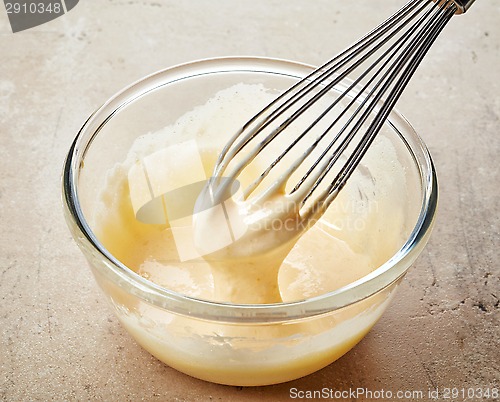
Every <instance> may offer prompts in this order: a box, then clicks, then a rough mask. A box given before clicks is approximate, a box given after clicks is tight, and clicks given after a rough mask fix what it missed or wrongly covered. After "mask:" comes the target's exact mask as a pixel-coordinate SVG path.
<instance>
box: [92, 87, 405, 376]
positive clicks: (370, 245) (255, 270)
mask: <svg viewBox="0 0 500 402" xmlns="http://www.w3.org/2000/svg"><path fill="white" fill-rule="evenodd" d="M274 97H275V93H272V91H268V90H266V89H265V88H264V87H263V86H261V85H244V84H238V85H236V86H233V87H231V88H228V89H226V90H223V91H221V92H219V93H217V94H216V95H215V96H214V97H213V98H212V99H210V100H208V101H207V103H206V104H205V105H202V106H200V107H198V108H196V109H194V110H193V111H191V112H188V113H186V114H185V115H184V116H182V117H180V118H179V119H178V121H177V122H175V123H174V124H172V125H171V126H168V127H165V128H164V129H162V130H159V131H157V132H154V133H148V134H145V135H144V136H142V137H140V138H138V139H137V140H136V142H135V143H134V145H133V146H132V148H131V149H130V152H129V155H128V157H127V159H126V160H125V161H123V163H121V164H118V165H116V166H115V167H114V168H113V169H112V170H111V171H110V172H109V173H108V177H107V180H106V186H105V188H103V190H102V194H101V202H100V207H99V209H98V210H97V213H96V216H95V220H94V224H93V227H94V231H95V233H96V234H97V236H98V238H99V240H100V241H101V242H102V244H103V245H104V246H105V247H106V248H107V249H108V250H109V251H110V252H111V253H112V254H113V255H114V256H116V257H117V258H118V259H119V260H120V261H122V262H123V263H124V264H125V265H127V266H128V267H129V268H130V269H132V270H134V271H136V272H137V273H139V274H140V275H142V276H143V277H145V278H147V279H148V280H150V281H152V282H155V283H157V284H158V285H160V286H163V287H165V288H167V289H171V290H173V291H176V292H179V293H182V294H185V295H188V296H192V297H195V298H200V299H206V300H216V301H225V302H232V303H252V304H253V303H257V304H261V303H279V302H291V301H297V300H302V299H307V298H310V297H314V296H318V295H321V294H324V293H326V292H329V291H332V290H335V289H338V288H340V287H342V286H345V285H347V284H349V283H352V282H353V281H355V280H357V279H360V278H362V277H363V276H365V275H366V274H368V273H370V272H371V271H373V270H374V269H376V268H377V267H379V266H380V265H381V264H382V263H384V262H385V261H387V260H388V259H389V258H390V257H391V256H392V255H393V254H394V253H395V252H396V251H397V250H398V249H399V248H400V247H401V245H402V244H403V243H404V241H405V239H406V238H407V235H408V232H409V228H407V227H405V224H404V221H405V219H404V218H405V214H406V213H407V211H406V209H405V208H406V205H407V204H408V202H407V200H406V199H405V198H404V197H405V195H404V194H402V192H401V189H402V188H404V187H405V172H404V169H403V168H402V167H401V166H400V164H399V162H398V158H397V154H396V151H395V150H394V147H393V146H392V144H391V142H390V140H389V139H387V138H386V137H385V136H383V135H380V136H379V137H378V138H377V140H376V141H375V142H374V144H373V145H372V147H371V149H370V150H369V152H368V153H367V154H366V156H365V158H364V160H363V164H362V166H360V168H359V169H358V170H357V171H356V172H355V173H354V174H353V176H352V177H351V179H350V182H349V183H348V184H347V185H346V187H345V188H344V189H343V191H342V192H341V193H340V195H339V196H338V197H337V199H336V201H335V202H334V203H333V204H332V205H331V207H330V208H329V209H328V210H327V212H326V213H325V215H324V216H323V217H322V218H321V220H320V221H319V222H317V223H316V224H315V225H314V226H313V227H312V228H311V229H309V230H308V231H307V232H306V233H305V234H303V235H302V236H301V237H300V238H299V239H298V241H297V242H296V243H295V240H296V239H292V240H291V241H284V242H283V241H282V239H283V237H280V236H279V235H276V233H279V231H280V230H284V229H283V227H281V228H278V230H277V231H273V228H266V230H264V229H263V228H262V227H260V228H258V230H254V229H252V225H251V222H250V223H249V221H248V220H247V219H246V218H247V217H248V216H250V215H252V214H250V213H248V211H245V210H242V209H241V208H240V207H241V206H238V205H237V204H235V201H234V200H233V199H229V200H227V202H226V203H225V205H224V208H225V214H226V215H224V216H225V217H226V218H224V219H222V220H221V218H220V214H221V210H220V209H218V210H217V209H213V210H209V211H206V210H205V211H202V213H199V214H195V215H193V214H192V212H191V213H189V210H190V208H191V207H190V206H191V205H192V204H193V205H194V203H195V202H196V200H197V198H198V196H199V191H200V189H201V187H200V186H201V185H202V183H204V182H206V179H207V178H209V177H210V174H211V173H212V169H213V165H214V163H215V160H216V158H217V155H218V153H219V152H220V150H221V149H222V147H223V145H224V144H225V142H226V141H227V138H228V136H229V135H231V134H233V133H234V132H235V131H236V130H237V129H238V128H239V126H240V125H241V122H242V121H246V120H247V119H248V118H249V117H251V116H252V115H253V114H255V113H256V112H257V111H259V110H260V109H261V107H262V106H264V105H266V104H268V103H269V102H270V101H271V100H272V99H273V98H274ZM225 133H228V134H227V135H225ZM276 146H278V147H279V146H280V144H279V143H278V144H277V145H276ZM388 172H389V174H388ZM252 174H253V172H252V171H249V172H245V174H244V175H243V176H242V177H240V180H241V182H242V183H243V184H245V183H250V182H251V180H252ZM245 175H247V176H248V177H246V176H245ZM200 183H201V184H200ZM165 194H167V196H165ZM169 194H170V196H168V195H169ZM176 194H177V196H178V197H177V201H179V200H180V203H179V202H177V203H176V201H175V195H176ZM394 194H400V198H396V197H394ZM179 195H181V196H179ZM169 197H170V198H169ZM172 197H173V198H174V199H172ZM278 201H279V202H278V203H277V204H267V207H268V206H269V205H274V206H276V205H280V203H282V201H283V200H282V199H281V200H278ZM247 207H248V205H247ZM251 207H253V208H255V205H253V206H251ZM186 211H187V212H186ZM191 211H192V209H191ZM222 212H224V211H222ZM254 212H255V211H254ZM257 212H258V211H257ZM227 216H230V217H231V219H229V221H228V220H227ZM228 222H229V223H228ZM227 225H230V226H231V227H229V228H228V227H227ZM249 228H250V229H249ZM275 229H276V228H275ZM285 230H288V229H286V228H285ZM242 233H243V235H242ZM249 233H250V234H249ZM292 237H293V236H292ZM270 245H271V246H272V247H269V246H270ZM386 302H387V299H380V300H379V299H375V301H369V300H368V301H364V302H362V303H365V305H364V306H363V307H356V306H354V307H352V308H347V309H345V310H344V311H343V312H342V313H340V314H341V315H340V316H337V317H336V318H335V320H340V321H339V322H338V323H337V322H335V325H333V324H332V321H331V320H332V319H331V318H325V319H322V320H320V321H315V322H313V323H310V324H307V323H300V324H294V325H300V329H297V327H296V326H294V325H289V326H286V325H285V326H280V325H275V326H269V327H268V328H267V329H266V330H265V329H263V328H257V329H249V327H238V326H227V325H226V326H224V325H220V326H217V325H216V324H208V323H203V322H201V321H200V323H199V326H198V327H192V326H191V325H192V324H189V325H188V324H186V323H185V322H184V321H183V320H184V319H183V318H181V317H177V318H176V319H174V320H172V319H171V318H168V319H167V318H165V317H164V313H162V312H160V310H156V309H154V308H153V307H151V306H148V305H145V304H144V305H139V306H136V307H135V308H136V310H137V311H139V312H140V316H148V315H149V316H150V317H153V318H152V319H153V320H154V317H155V316H157V317H158V318H159V319H160V318H161V319H164V322H167V321H168V322H170V324H168V326H169V328H168V329H167V330H165V327H161V328H156V329H154V330H153V329H148V328H146V327H145V326H144V325H143V324H141V323H140V319H139V321H137V322H136V321H134V320H132V319H129V318H127V319H125V318H124V319H122V321H123V322H124V324H125V325H126V326H127V327H128V329H129V331H130V332H131V333H132V334H134V336H135V337H136V339H138V341H139V342H140V343H141V344H142V345H143V346H144V347H145V348H146V349H148V350H149V351H150V352H151V353H153V354H154V355H155V356H157V357H159V358H160V359H161V360H163V361H165V362H167V363H168V364H170V365H172V366H173V367H176V368H178V369H179V370H181V371H184V372H187V373H188V374H191V375H194V376H196V377H199V378H204V379H208V380H211V381H216V382H224V383H228V384H238V385H259V384H264V383H273V382H280V381H285V380H287V379H290V378H295V377H297V376H301V375H305V374H307V373H309V372H311V371H314V370H316V369H318V368H320V367H322V366H324V365H325V364H327V363H328V362H330V361H332V360H334V359H336V358H338V357H339V356H341V355H342V354H343V353H345V352H346V351H347V350H349V349H350V348H351V347H352V346H353V345H354V344H355V343H356V342H357V341H359V339H361V337H362V336H364V334H365V333H366V332H367V331H368V330H369V328H370V327H371V325H373V323H374V322H375V320H376V319H377V318H378V317H379V316H380V314H381V312H382V310H383V307H384V305H385V304H386ZM366 303H368V305H373V309H372V312H371V313H370V314H371V315H370V316H369V317H368V316H367V317H364V318H362V319H359V320H357V321H356V320H355V319H354V317H355V316H356V314H358V312H361V311H363V309H366V308H367V306H366ZM369 303H372V304H369ZM153 310H154V311H153ZM342 314H344V315H342ZM162 317H163V318H162ZM342 317H343V318H342ZM343 319H345V320H346V322H345V323H342V322H341V321H342V320H343ZM349 323H350V324H349ZM341 324H342V325H343V326H342V325H341ZM344 324H345V325H344ZM332 325H333V327H334V328H333V330H332V331H333V332H332V331H330V332H327V333H323V330H324V329H325V328H330V327H332ZM211 326H213V328H212V327H211ZM187 327H189V331H188V332H189V333H190V334H191V335H193V334H197V333H198V334H206V333H215V334H217V336H218V337H223V338H224V337H227V339H226V338H224V339H226V343H225V344H224V348H222V349H221V351H220V353H221V354H220V355H218V354H217V353H219V352H217V350H218V349H217V347H216V346H214V344H212V343H211V342H212V341H210V342H208V343H207V345H206V347H207V348H208V349H207V351H208V350H210V358H208V357H207V360H206V361H205V362H204V363H200V364H199V365H193V363H188V362H190V361H191V360H189V359H188V358H187V357H186V356H187V355H186V353H188V354H189V353H194V354H197V353H207V351H204V350H203V346H200V344H199V342H194V341H193V342H194V343H192V342H191V341H190V340H186V339H184V338H183V337H180V338H178V339H177V338H176V339H171V338H170V337H171V333H172V331H173V332H175V331H177V329H178V332H179V333H181V332H182V331H185V330H186V328H187ZM208 327H210V328H208ZM172 328H173V329H172ZM252 331H260V332H252ZM297 331H298V332H300V333H302V334H303V335H304V336H311V337H312V336H315V334H316V335H317V336H318V338H317V339H316V340H315V341H314V342H317V343H316V344H315V348H316V349H321V348H320V347H318V345H319V346H320V345H321V342H322V340H321V339H323V338H322V337H324V340H325V345H327V344H329V345H331V336H332V334H335V335H334V336H337V337H338V342H337V343H336V346H335V345H334V346H333V347H332V346H329V347H328V348H326V349H325V350H323V351H322V352H321V353H317V354H316V355H310V354H309V353H308V352H307V351H308V348H310V346H308V344H307V343H306V344H304V345H302V346H300V350H301V351H302V352H303V353H302V352H301V353H302V354H301V353H298V352H297V353H298V354H297V356H295V357H294V356H287V353H289V352H287V351H283V350H281V349H279V348H278V349H276V350H275V351H273V350H272V348H271V349H269V348H268V347H267V346H268V345H267V344H265V343H262V344H259V341H258V339H260V338H263V339H264V338H265V339H270V338H273V337H275V338H283V339H288V338H287V337H289V336H290V335H291V334H294V333H297ZM335 331H337V332H335ZM193 336H194V335H193ZM253 337H254V338H255V339H256V341H255V342H256V343H255V344H252V342H250V343H249V342H248V339H253ZM328 337H330V338H328ZM217 339H219V338H217ZM221 339H222V338H221ZM238 339H246V341H245V342H243V343H241V342H240V343H239V342H238ZM327 339H330V341H327ZM213 342H218V341H215V340H214V341H213ZM286 342H291V344H296V343H297V342H298V341H297V340H296V339H290V340H287V341H286ZM184 343H185V345H184ZM255 345H261V346H259V347H256V346H255ZM266 345H267V346H266ZM196 348H200V349H196ZM227 348H229V349H230V350H231V351H232V352H230V353H229V355H228V356H225V355H224V353H226V352H222V351H223V350H224V351H225V350H226V349H227ZM259 348H260V349H261V350H260V349H259ZM214 350H215V352H214ZM214 353H215V354H214ZM259 353H264V354H265V356H266V357H265V358H264V361H268V362H269V365H268V366H266V364H265V363H263V360H262V359H259V357H258V356H259V355H258V354H259ZM272 356H275V358H274V357H272ZM304 356H306V357H304ZM229 358H230V359H232V360H231V361H232V363H231V364H229V363H228V366H227V370H226V371H224V362H226V363H227V359H229ZM290 358H293V364H292V363H291V361H290ZM233 363H234V364H233ZM219 365H221V366H220V367H219ZM254 366H255V367H254ZM216 367H218V368H216ZM238 367H239V368H238ZM217 370H219V371H220V370H222V371H224V373H222V372H221V373H219V374H217V373H218V371H217ZM273 372H274V373H275V375H274V376H273V375H272V374H271V373H273ZM257 373H260V374H257ZM221 378H227V380H221Z"/></svg>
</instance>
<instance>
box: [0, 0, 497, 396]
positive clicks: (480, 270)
mask: <svg viewBox="0 0 500 402" xmlns="http://www.w3.org/2000/svg"><path fill="white" fill-rule="evenodd" d="M402 3H403V1H396V0H387V1H385V2H383V6H382V2H380V1H379V2H375V1H373V0H352V1H349V2H341V1H340V0H335V1H327V0H318V1H315V2H309V1H305V0H289V1H281V2H280V1H277V0H238V1H230V0H214V1H203V0H193V1H171V0H113V1H104V0H103V1H81V2H80V3H79V4H78V5H77V6H76V7H75V8H74V9H73V10H71V11H70V12H69V13H67V14H66V15H64V16H62V17H60V18H57V19H55V20H53V21H51V22H48V23H46V24H43V25H40V26H38V27H35V28H32V29H29V30H26V31H22V32H18V33H15V34H13V33H12V32H11V30H10V27H9V24H8V19H7V14H6V12H5V9H4V8H3V6H0V55H1V59H2V62H1V63H0V139H1V141H0V297H1V304H0V400H3V401H21V400H40V401H47V400H106V401H111V400H116V401H126V400H130V401H137V400H146V401H147V400H153V401H154V400H158V401H217V400H221V401H229V400H242V401H245V400H249V401H250V400H260V401H286V400H289V399H290V396H291V395H290V389H291V388H297V389H298V390H321V389H322V388H323V387H327V388H332V389H336V390H349V389H350V388H351V389H352V388H358V387H360V388H366V389H367V390H371V391H377V390H382V389H384V390H392V391H397V390H403V391H406V390H410V391H412V390H413V391H418V390H422V391H425V393H427V390H429V389H436V388H439V389H440V390H442V389H443V388H446V387H448V388H450V387H457V388H459V389H462V388H466V389H467V388H469V387H482V388H483V389H486V388H493V387H496V388H500V356H499V355H500V352H499V350H500V344H499V339H500V330H499V321H500V308H499V303H500V302H499V297H500V278H499V277H500V268H499V265H500V264H499V260H500V252H499V246H500V235H499V232H500V202H499V200H500V190H499V188H500V173H499V162H498V158H499V150H500V135H499V134H500V133H499V129H500V124H499V112H500V97H499V96H498V94H499V93H500V80H499V78H500V77H499V73H498V71H499V70H498V66H499V61H500V57H499V56H500V36H499V35H500V25H499V24H498V21H499V19H500V2H498V1H496V0H481V1H478V2H476V4H475V5H474V7H473V8H472V9H471V11H470V13H468V14H466V15H465V16H461V17H456V18H454V19H453V20H452V21H451V23H450V24H449V26H448V27H447V28H446V30H445V32H444V33H443V34H442V35H441V37H440V38H439V39H438V41H437V43H436V44H435V46H434V47H433V49H431V51H430V53H429V55H428V57H427V58H426V59H425V61H424V62H423V64H422V66H421V67H420V69H419V71H418V72H417V74H416V76H415V77H414V79H413V81H412V82H411V83H410V85H409V87H408V88H407V91H406V92H405V94H404V96H403V98H402V99H401V101H400V103H399V105H398V109H399V110H400V111H401V112H402V113H403V114H405V115H406V117H407V118H408V119H409V120H410V121H411V122H412V124H413V125H414V127H415V128H416V129H417V131H418V132H419V133H420V134H421V136H422V137H423V138H424V140H425V142H426V143H427V144H428V146H429V148H430V151H431V154H432V155H433V157H434V161H435V164H436V168H437V171H438V176H439V182H440V205H439V212H438V218H437V222H436V226H435V229H434V232H433V235H432V237H431V239H430V242H429V244H428V246H427V247H426V248H425V250H424V252H423V253H422V255H421V256H420V258H419V259H418V260H417V262H416V264H415V265H414V267H413V268H412V269H411V270H410V272H409V274H408V275H407V277H406V278H405V279H404V281H403V283H402V285H401V287H400V291H399V292H398V294H397V295H396V298H395V300H394V301H393V303H392V305H391V307H390V308H389V310H388V311H387V312H386V314H385V315H384V316H383V317H382V319H381V320H380V321H379V322H378V324H377V325H376V326H375V327H374V329H373V330H372V331H371V332H370V333H369V335H368V336H367V337H366V338H365V339H364V340H363V341H362V342H361V343H360V344H359V345H358V346H356V347H355V348H354V349H353V350H352V351H351V352H349V353H348V354H347V355H345V356H344V357H342V358H341V359H340V360H338V361H337V362H335V363H333V364H332V365H330V366H328V367H326V368H325V369H323V370H321V371H319V372H317V373H315V374H312V375H310V376H308V377H305V378H302V379H299V380H296V381H292V382H290V383H286V384H280V385H275V386H269V387H257V388H239V387H228V386H221V385H216V384H211V383H206V382H203V381H199V380H196V379H193V378H191V377H188V376H186V375H183V374H180V373H178V372H176V371H175V370H173V369H171V368H169V367H167V366H166V365H164V364H162V363H161V362H159V361H157V360H156V359H155V358H153V357H151V356H150V355H149V354H148V353H147V352H145V351H144V350H143V349H141V348H140V347H139V346H138V345H137V344H136V343H135V342H134V341H133V340H132V338H131V337H130V336H128V335H127V334H126V333H125V331H124V330H123V329H122V328H121V327H120V325H119V323H118V321H117V319H116V318H115V317H114V316H113V314H112V312H111V310H110V309H109V308H108V306H107V305H106V303H105V300H104V297H103V296H102V295H101V293H100V291H99V290H98V288H97V286H96V284H95V282H94V280H93V278H92V276H91V273H90V270H89V269H87V267H86V263H85V261H84V257H83V255H82V254H81V253H80V251H79V250H78V248H77V246H76V245H75V243H74V242H73V241H72V239H71V236H70V233H69V231H68V229H67V227H66V224H65V222H64V219H63V215H62V207H61V201H60V173H61V168H62V164H63V160H64V157H65V155H66V152H67V151H68V149H69V146H70V144H71V142H72V140H73V138H74V136H75V135H76V133H77V131H78V129H79V127H80V126H81V125H82V124H83V122H84V120H85V119H86V118H87V117H88V115H89V114H90V113H91V112H92V111H93V110H94V109H95V108H96V107H98V106H99V105H100V104H101V103H103V102H104V101H105V100H106V99H107V98H108V97H109V96H111V95H112V94H113V93H115V92H116V91H118V90H119V89H121V88H122V87H124V86H125V85H127V84H128V83H130V82H132V81H135V80H137V79H139V78H140V77H142V76H144V75H146V74H149V73H151V72H154V71H156V70H159V69H162V68H165V67H168V66H172V65H175V64H178V63H181V62H187V61H190V60H194V59H200V58H206V57H213V56H226V55H258V56H270V57H278V58H285V59H292V60H298V61H302V62H307V63H311V64H319V63H321V62H323V61H325V60H326V59H328V58H329V57H330V56H332V55H333V54H334V53H336V52H337V51H339V50H341V49H342V48H344V47H345V46H346V45H347V44H349V43H351V42H352V41H354V40H355V39H356V38H357V37H359V36H360V35H361V34H362V33H364V32H365V31H367V30H368V29H370V28H372V27H373V26H375V25H376V23H378V22H379V21H381V20H382V19H383V18H385V16H387V15H389V14H390V13H391V12H392V11H393V10H395V9H397V8H398V7H399V6H400V5H401V4H402ZM426 395H427V394H426ZM414 399H415V400H417V399H416V398H414ZM407 400H408V399H407ZM420 400H431V399H430V398H429V397H428V396H425V397H424V398H423V399H420ZM456 400H461V399H459V398H457V399H456ZM490 400H493V399H490ZM497 400H498V399H497Z"/></svg>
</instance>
